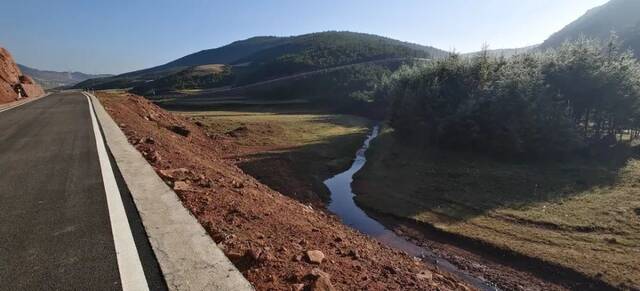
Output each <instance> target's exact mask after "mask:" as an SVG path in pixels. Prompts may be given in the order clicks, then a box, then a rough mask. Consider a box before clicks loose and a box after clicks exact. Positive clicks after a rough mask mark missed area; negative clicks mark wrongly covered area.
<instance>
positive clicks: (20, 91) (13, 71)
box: [0, 47, 44, 104]
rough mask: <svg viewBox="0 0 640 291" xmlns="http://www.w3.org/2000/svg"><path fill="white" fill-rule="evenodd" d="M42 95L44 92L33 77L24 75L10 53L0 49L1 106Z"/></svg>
mask: <svg viewBox="0 0 640 291" xmlns="http://www.w3.org/2000/svg"><path fill="white" fill-rule="evenodd" d="M42 94H44V91H43V90H42V88H41V87H40V85H38V84H36V83H35V82H34V81H33V79H32V78H31V77H29V76H25V75H22V72H20V69H19V68H18V66H17V65H16V63H15V61H14V60H13V57H11V54H10V53H9V51H7V50H6V49H4V48H1V47H0V104H2V103H8V102H12V101H15V100H17V99H18V98H22V97H38V96H40V95H42Z"/></svg>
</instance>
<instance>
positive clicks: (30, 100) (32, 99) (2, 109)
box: [0, 93, 50, 112]
mask: <svg viewBox="0 0 640 291" xmlns="http://www.w3.org/2000/svg"><path fill="white" fill-rule="evenodd" d="M49 95H50V94H49V93H47V94H44V95H42V96H40V97H35V98H30V99H27V100H26V101H24V102H20V101H16V102H20V103H17V104H14V105H11V106H9V107H6V108H1V109H0V112H5V111H9V110H11V109H13V108H17V107H20V106H22V105H25V104H29V103H31V102H33V101H36V100H40V99H42V98H44V97H47V96H49Z"/></svg>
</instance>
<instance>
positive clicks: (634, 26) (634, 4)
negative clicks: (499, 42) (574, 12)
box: [541, 0, 640, 57]
mask: <svg viewBox="0 0 640 291" xmlns="http://www.w3.org/2000/svg"><path fill="white" fill-rule="evenodd" d="M639 12H640V1H638V0H611V1H609V2H607V3H606V4H604V5H602V6H599V7H596V8H593V9H591V10H589V11H588V12H587V13H586V14H585V15H584V16H582V17H580V18H578V19H577V20H575V21H574V22H572V23H570V24H569V25H567V26H566V27H564V28H563V29H562V30H560V31H558V32H556V33H554V34H553V35H551V37H549V38H548V39H547V40H546V41H545V42H544V43H543V44H542V45H541V47H542V48H553V47H559V46H560V45H561V44H562V43H563V42H565V41H567V40H569V41H570V40H577V39H578V38H580V37H581V36H584V37H587V38H594V39H598V40H601V41H607V40H608V39H609V38H610V37H611V33H612V32H614V33H615V34H617V35H618V37H619V38H620V41H621V43H622V46H623V47H624V48H629V49H632V50H633V51H634V52H635V55H636V57H638V56H640V42H639V41H638V39H639V38H640V13H639Z"/></svg>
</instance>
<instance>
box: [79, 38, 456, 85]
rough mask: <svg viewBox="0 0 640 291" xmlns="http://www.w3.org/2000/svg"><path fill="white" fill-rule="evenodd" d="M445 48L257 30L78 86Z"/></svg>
mask: <svg viewBox="0 0 640 291" xmlns="http://www.w3.org/2000/svg"><path fill="white" fill-rule="evenodd" d="M446 54H447V53H446V52H444V51H442V50H439V49H436V48H433V47H429V46H421V45H417V44H413V43H408V42H402V41H398V40H394V39H390V38H386V37H382V36H377V35H372V34H364V33H355V32H346V31H328V32H319V33H310V34H304V35H299V36H290V37H274V36H261V37H253V38H249V39H246V40H241V41H236V42H233V43H231V44H229V45H226V46H222V47H219V48H215V49H209V50H203V51H200V52H197V53H194V54H190V55H187V56H184V57H182V58H179V59H177V60H174V61H171V62H169V63H167V64H164V65H161V66H157V67H153V68H149V69H145V70H140V71H135V72H130V73H126V74H122V75H118V76H114V77H108V78H101V79H92V80H87V81H85V82H82V83H80V84H78V85H76V87H77V88H81V87H92V88H96V89H108V88H129V87H135V86H139V85H142V84H144V83H147V82H150V81H153V80H156V79H159V78H162V77H166V76H168V75H171V74H175V73H178V72H180V71H183V70H185V69H187V68H189V67H193V66H198V65H209V64H221V65H231V66H232V71H233V72H234V75H236V78H235V80H236V82H237V83H238V84H243V83H245V84H246V83H249V82H255V81H261V80H267V79H270V78H276V77H281V76H286V75H289V74H295V73H301V72H306V71H312V70H318V69H324V68H330V67H335V66H340V65H346V64H353V63H359V62H366V61H373V60H380V59H389V58H431V57H441V56H444V55H446Z"/></svg>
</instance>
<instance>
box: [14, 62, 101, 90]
mask: <svg viewBox="0 0 640 291" xmlns="http://www.w3.org/2000/svg"><path fill="white" fill-rule="evenodd" d="M18 68H20V70H21V71H22V72H23V73H25V74H27V75H29V76H31V77H33V79H35V80H36V82H37V83H38V84H40V85H41V86H42V87H44V88H45V89H52V88H57V87H66V86H72V85H75V84H77V83H80V82H82V81H84V80H88V79H92V78H102V77H109V76H112V75H107V74H100V75H92V74H85V73H80V72H56V71H44V70H38V69H34V68H30V67H27V66H25V65H21V64H18Z"/></svg>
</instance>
